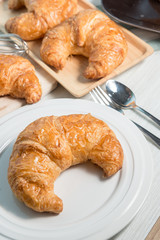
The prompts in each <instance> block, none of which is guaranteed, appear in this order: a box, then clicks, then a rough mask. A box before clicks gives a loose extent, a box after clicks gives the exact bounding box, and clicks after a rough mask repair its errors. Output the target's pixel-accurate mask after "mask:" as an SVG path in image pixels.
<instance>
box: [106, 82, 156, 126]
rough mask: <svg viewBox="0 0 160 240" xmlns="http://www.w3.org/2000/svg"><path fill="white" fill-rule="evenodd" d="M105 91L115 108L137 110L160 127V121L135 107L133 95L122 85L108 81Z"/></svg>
mask: <svg viewBox="0 0 160 240" xmlns="http://www.w3.org/2000/svg"><path fill="white" fill-rule="evenodd" d="M106 91H107V94H108V96H109V97H110V99H111V100H112V101H113V102H114V103H115V104H116V105H117V107H118V106H119V107H121V108H126V109H127V108H128V109H131V108H132V109H135V108H136V109H137V110H139V111H141V112H142V113H144V114H145V115H147V116H148V117H149V118H151V119H152V120H153V121H154V122H156V123H157V124H158V125H159V126H160V120H159V119H157V118H156V117H154V116H153V115H151V114H150V113H149V112H147V111H146V110H144V109H143V108H141V107H139V106H137V104H136V97H135V95H134V93H133V92H132V91H131V89H129V88H128V87H127V86H125V85H124V84H122V83H120V82H117V81H115V80H109V81H107V83H106Z"/></svg>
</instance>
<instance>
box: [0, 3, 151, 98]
mask: <svg viewBox="0 0 160 240" xmlns="http://www.w3.org/2000/svg"><path fill="white" fill-rule="evenodd" d="M90 8H95V6H94V5H92V4H91V3H88V2H87V1H85V0H79V1H78V9H79V10H82V9H90ZM24 11H26V10H25V9H23V10H20V11H19V10H18V11H11V10H9V9H8V7H7V1H2V3H0V21H1V22H0V24H1V26H4V24H5V22H6V21H7V20H8V19H9V18H10V17H13V16H15V15H18V14H20V13H21V12H24ZM122 29H123V31H124V34H125V37H126V39H127V43H128V49H129V50H128V55H127V57H126V59H125V61H124V62H123V64H121V65H120V66H119V67H118V68H117V69H115V70H114V71H113V72H112V73H111V74H110V75H108V76H107V77H105V78H102V79H100V80H98V81H95V80H88V79H85V78H84V77H83V72H84V69H85V68H86V66H87V64H88V62H87V59H86V58H85V57H82V56H72V57H70V58H69V59H68V61H67V64H66V66H65V68H64V69H63V70H61V71H55V70H54V69H53V68H52V67H50V66H47V65H46V64H45V63H44V62H42V61H41V59H40V54H39V52H40V51H39V49H40V46H41V40H38V41H31V42H28V46H29V48H30V51H29V53H28V54H29V56H30V57H31V58H32V59H34V60H35V61H36V62H37V63H38V64H39V65H40V66H41V67H42V68H44V69H45V71H47V72H48V73H49V74H50V75H51V76H52V77H53V81H54V79H55V80H56V81H57V82H59V83H60V84H61V85H62V86H63V87H64V88H66V89H67V90H68V91H69V92H70V93H71V94H72V95H74V96H75V97H81V96H84V95H86V94H87V93H88V92H89V91H90V90H91V89H93V88H94V87H96V86H98V85H100V84H103V83H104V82H105V81H106V80H107V79H110V78H113V77H115V76H116V75H118V74H121V73H122V72H124V71H126V70H127V69H129V68H130V67H132V66H134V65H135V64H137V63H139V62H140V61H142V60H143V59H145V58H146V57H147V56H149V55H150V54H152V52H153V49H152V47H151V46H149V45H148V44H147V43H145V42H144V41H142V40H141V39H139V38H138V37H136V36H135V35H134V34H132V33H131V32H129V31H128V30H126V29H125V28H122Z"/></svg>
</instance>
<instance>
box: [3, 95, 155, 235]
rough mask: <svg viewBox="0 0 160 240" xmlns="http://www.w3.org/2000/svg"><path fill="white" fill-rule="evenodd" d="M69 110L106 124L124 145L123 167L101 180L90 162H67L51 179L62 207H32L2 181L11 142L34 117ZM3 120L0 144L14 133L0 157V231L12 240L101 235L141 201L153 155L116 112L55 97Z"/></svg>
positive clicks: (108, 232) (120, 222) (120, 225)
mask: <svg viewBox="0 0 160 240" xmlns="http://www.w3.org/2000/svg"><path fill="white" fill-rule="evenodd" d="M72 113H91V114H92V115H93V116H95V117H97V118H100V119H102V120H104V121H105V122H106V123H107V124H109V126H110V127H111V128H112V129H113V130H114V132H115V133H116V135H117V138H118V139H119V141H120V143H121V144H122V147H123V150H124V164H123V168H122V170H121V171H119V172H118V173H117V174H115V175H114V176H113V177H111V178H109V179H103V178H102V175H103V172H102V170H101V169H99V168H98V167H96V166H95V165H93V164H91V163H87V164H83V165H77V166H75V167H72V168H70V169H68V170H66V171H65V172H63V173H62V174H61V175H60V176H59V178H58V179H57V180H56V183H55V192H56V193H57V194H58V196H60V197H61V198H62V199H63V203H64V210H63V212H62V213H61V214H59V215H54V214H50V213H37V212H34V211H32V210H31V209H29V208H27V207H26V206H25V205H24V204H23V203H21V202H19V201H18V200H17V199H16V198H15V197H14V195H13V194H12V191H11V189H10V187H9V185H8V182H7V168H8V163H9V156H10V154H11V151H12V147H13V143H14V141H15V139H16V137H17V135H18V133H19V132H20V131H22V129H24V127H25V126H27V125H28V124H29V123H30V122H32V121H33V120H35V119H37V118H39V117H41V116H46V115H65V114H72ZM7 119H8V120H7ZM6 120H7V121H6ZM2 122H3V124H1V125H0V146H2V145H3V144H5V142H6V141H7V140H8V139H9V138H12V137H14V140H13V141H12V143H11V144H10V145H9V146H8V147H7V148H6V149H5V151H4V152H3V153H2V155H1V156H0V232H1V233H2V234H3V235H5V236H7V237H10V238H13V239H16V240H18V239H20V240H23V239H25V240H28V239H46V240H47V239H56V240H64V239H65V240H77V239H90V240H97V239H98V240H103V239H105V240H106V239H108V238H110V237H112V236H113V235H114V234H116V233H117V232H119V231H120V230H121V229H122V228H124V227H125V226H126V225H127V224H128V223H129V222H130V221H131V220H132V219H133V217H134V216H135V214H136V213H137V212H138V210H139V209H140V207H141V206H142V204H143V202H144V200H145V198H146V196H147V194H148V192H149V189H150V185H151V180H152V157H151V154H150V151H149V147H148V145H147V142H146V140H145V138H144V137H143V135H142V134H141V132H140V131H139V130H138V129H137V127H136V126H134V124H133V123H132V122H130V121H129V120H128V119H127V118H125V117H124V116H123V115H121V114H120V113H118V112H116V111H115V110H113V109H110V108H107V107H104V106H101V105H99V104H96V103H93V102H90V101H85V100H71V99H57V100H49V101H46V102H43V103H38V104H35V105H32V106H26V107H23V108H20V109H18V110H17V111H15V112H14V113H11V114H10V115H8V116H7V117H4V118H3V119H2V120H1V123H2Z"/></svg>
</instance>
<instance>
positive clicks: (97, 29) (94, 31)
mask: <svg viewBox="0 0 160 240" xmlns="http://www.w3.org/2000/svg"><path fill="white" fill-rule="evenodd" d="M72 54H74V55H84V56H86V57H89V65H88V67H87V68H86V70H85V72H84V76H85V77H86V78H91V79H98V78H101V77H104V76H106V75H107V74H109V73H111V72H112V71H113V70H114V69H115V68H116V67H117V66H119V65H120V64H121V63H122V62H123V60H124V58H125V56H126V54H127V43H126V40H125V37H124V34H123V32H122V31H121V29H120V28H119V27H118V26H117V25H116V24H115V23H114V22H113V21H111V20H110V19H109V18H108V17H107V16H106V15H105V14H104V13H102V12H100V11H97V10H92V9H89V10H84V11H81V12H79V13H78V14H77V15H74V16H72V17H71V18H69V19H68V20H66V21H64V22H63V23H61V24H60V25H58V26H56V27H55V28H53V29H51V30H49V31H48V32H47V33H46V35H45V37H44V39H43V42H42V46H41V57H42V59H43V60H44V61H45V62H46V63H47V64H49V65H51V66H54V67H55V68H56V69H62V68H63V67H64V66H65V63H66V60H67V58H68V56H69V55H72Z"/></svg>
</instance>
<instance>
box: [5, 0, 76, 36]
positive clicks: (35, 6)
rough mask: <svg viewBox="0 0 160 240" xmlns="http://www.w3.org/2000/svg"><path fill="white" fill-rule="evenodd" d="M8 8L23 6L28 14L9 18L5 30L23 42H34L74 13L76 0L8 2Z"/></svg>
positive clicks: (12, 0) (20, 0)
mask: <svg viewBox="0 0 160 240" xmlns="http://www.w3.org/2000/svg"><path fill="white" fill-rule="evenodd" d="M8 6H9V8H10V9H15V10H16V9H19V8H21V7H23V6H25V7H26V8H27V10H28V12H27V13H23V14H21V15H19V16H17V17H13V18H10V19H9V20H8V21H7V23H6V25H5V27H6V30H7V31H8V32H11V33H16V34H18V35H20V36H21V37H22V38H23V39H24V40H35V39H38V38H42V37H43V36H44V34H45V33H46V31H47V30H48V29H50V28H52V27H54V26H55V25H57V24H59V23H61V22H62V21H64V20H65V19H66V18H68V17H70V16H72V15H73V14H74V13H76V10H77V0H9V2H8Z"/></svg>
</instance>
